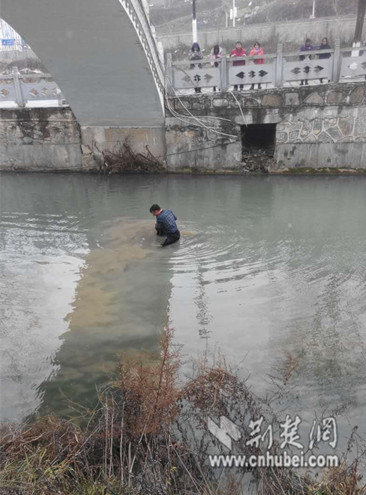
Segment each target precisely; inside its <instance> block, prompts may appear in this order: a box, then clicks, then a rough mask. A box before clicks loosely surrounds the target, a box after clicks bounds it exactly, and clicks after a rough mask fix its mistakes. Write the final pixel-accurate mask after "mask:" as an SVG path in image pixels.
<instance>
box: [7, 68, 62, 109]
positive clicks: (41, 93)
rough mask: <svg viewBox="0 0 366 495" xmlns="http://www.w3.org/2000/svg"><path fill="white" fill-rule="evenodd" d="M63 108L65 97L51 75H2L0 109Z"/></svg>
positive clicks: (20, 73)
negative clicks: (15, 107)
mask: <svg viewBox="0 0 366 495" xmlns="http://www.w3.org/2000/svg"><path fill="white" fill-rule="evenodd" d="M34 102H37V106H45V107H46V106H63V105H65V104H66V102H65V99H64V96H63V94H62V92H61V91H60V89H59V87H58V86H57V84H56V82H55V81H54V79H53V77H52V76H51V74H44V73H40V72H31V73H29V72H25V73H24V72H19V71H18V69H17V68H16V67H13V70H12V73H11V74H6V75H0V108H9V107H14V106H18V107H25V106H33V103H34Z"/></svg>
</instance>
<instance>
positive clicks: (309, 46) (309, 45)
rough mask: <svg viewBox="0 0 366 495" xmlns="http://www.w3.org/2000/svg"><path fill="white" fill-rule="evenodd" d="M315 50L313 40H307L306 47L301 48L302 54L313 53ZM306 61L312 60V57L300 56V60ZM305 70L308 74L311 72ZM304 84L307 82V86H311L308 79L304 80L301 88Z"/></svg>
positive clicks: (307, 69)
mask: <svg viewBox="0 0 366 495" xmlns="http://www.w3.org/2000/svg"><path fill="white" fill-rule="evenodd" d="M313 50H314V47H313V44H312V42H311V39H310V38H307V39H306V41H305V45H302V47H301V48H300V51H301V52H311V51H313ZM305 59H309V60H311V55H300V60H305ZM304 69H305V71H306V72H309V68H307V67H304ZM304 82H305V84H309V83H308V80H307V79H302V80H301V84H300V86H303V85H304Z"/></svg>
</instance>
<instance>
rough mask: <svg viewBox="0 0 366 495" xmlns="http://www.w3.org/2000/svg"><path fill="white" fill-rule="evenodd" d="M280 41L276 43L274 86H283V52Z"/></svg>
mask: <svg viewBox="0 0 366 495" xmlns="http://www.w3.org/2000/svg"><path fill="white" fill-rule="evenodd" d="M282 49H283V47H282V43H278V45H277V57H276V69H275V81H274V82H275V86H276V88H280V87H282V86H283V52H282Z"/></svg>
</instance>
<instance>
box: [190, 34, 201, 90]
mask: <svg viewBox="0 0 366 495" xmlns="http://www.w3.org/2000/svg"><path fill="white" fill-rule="evenodd" d="M188 58H189V60H192V61H195V60H202V59H203V53H202V52H201V48H200V45H199V44H198V43H193V45H192V48H191V49H190V51H189V53H188ZM197 65H198V68H199V69H202V64H191V67H190V68H191V69H195V68H196V67H197ZM195 77H196V76H195ZM197 82H198V81H197ZM194 91H195V93H201V88H199V87H198V86H195V88H194Z"/></svg>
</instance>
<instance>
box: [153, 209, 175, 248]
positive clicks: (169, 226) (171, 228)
mask: <svg viewBox="0 0 366 495" xmlns="http://www.w3.org/2000/svg"><path fill="white" fill-rule="evenodd" d="M150 213H151V214H152V215H154V217H156V224H155V229H156V233H157V235H164V236H166V239H165V241H164V242H163V244H162V246H163V247H164V246H168V245H169V244H173V243H174V242H177V241H179V238H180V232H179V230H178V227H177V224H176V223H175V221H176V219H177V217H176V216H175V215H174V213H173V212H172V210H162V209H161V208H160V206H159V205H156V204H154V205H152V207H151V208H150Z"/></svg>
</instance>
